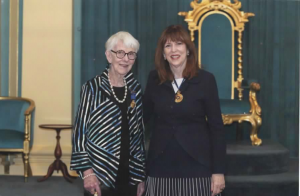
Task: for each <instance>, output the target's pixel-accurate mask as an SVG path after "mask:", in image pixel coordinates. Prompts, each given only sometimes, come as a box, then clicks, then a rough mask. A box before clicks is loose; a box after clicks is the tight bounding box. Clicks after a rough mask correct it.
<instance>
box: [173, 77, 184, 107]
mask: <svg viewBox="0 0 300 196" xmlns="http://www.w3.org/2000/svg"><path fill="white" fill-rule="evenodd" d="M184 81H185V79H183V80H182V82H181V84H180V86H181V85H182V83H183V82H184ZM174 83H175V85H176V87H177V89H178V91H177V92H176V94H175V103H180V102H182V100H183V95H182V94H181V91H180V90H179V88H180V86H178V84H177V82H176V80H175V78H174Z"/></svg>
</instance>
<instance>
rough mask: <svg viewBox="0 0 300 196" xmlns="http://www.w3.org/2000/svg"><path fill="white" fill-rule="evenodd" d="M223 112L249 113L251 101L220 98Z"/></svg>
mask: <svg viewBox="0 0 300 196" xmlns="http://www.w3.org/2000/svg"><path fill="white" fill-rule="evenodd" d="M220 104H221V111H222V114H249V111H250V109H251V108H250V103H249V101H244V100H243V101H239V100H232V99H220Z"/></svg>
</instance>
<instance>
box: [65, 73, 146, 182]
mask: <svg viewBox="0 0 300 196" xmlns="http://www.w3.org/2000/svg"><path fill="white" fill-rule="evenodd" d="M107 74H108V68H106V69H105V70H104V72H103V73H102V74H101V75H100V76H96V77H94V78H93V79H91V80H89V81H88V82H86V83H85V84H84V85H83V86H82V90H81V98H80V104H79V107H78V111H77V116H76V120H75V126H74V130H73V135H72V144H73V149H72V158H71V167H70V168H71V170H77V171H78V173H79V175H80V177H81V178H82V177H83V176H82V175H83V172H81V171H83V170H85V169H89V168H92V169H93V170H94V172H95V174H96V176H97V177H98V179H99V180H100V181H101V182H102V183H104V184H105V185H106V186H108V187H115V181H116V176H117V171H118V165H119V160H120V146H121V131H122V130H121V121H122V115H121V110H120V109H119V107H118V106H117V104H116V103H115V102H114V101H113V100H112V99H113V97H112V96H113V94H112V91H111V88H110V84H109V81H108V78H107ZM125 80H126V83H127V87H128V92H131V91H135V92H136V100H135V102H136V104H135V107H133V108H132V107H128V110H127V115H128V123H129V134H130V136H129V138H130V149H129V151H130V160H129V177H130V179H129V183H130V184H137V183H138V182H142V181H144V180H145V146H144V124H143V119H142V116H143V114H142V113H143V111H142V92H141V86H140V84H139V83H138V81H137V80H136V79H134V78H133V74H132V73H131V72H129V73H128V74H127V75H126V76H125Z"/></svg>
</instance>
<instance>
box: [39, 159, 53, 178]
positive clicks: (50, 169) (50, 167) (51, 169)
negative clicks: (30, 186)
mask: <svg viewBox="0 0 300 196" xmlns="http://www.w3.org/2000/svg"><path fill="white" fill-rule="evenodd" d="M54 164H55V161H54V162H53V163H52V164H51V165H50V166H49V168H48V172H47V175H46V176H44V177H43V178H41V179H38V182H43V181H45V180H47V179H48V178H49V177H50V176H52V174H53V171H54Z"/></svg>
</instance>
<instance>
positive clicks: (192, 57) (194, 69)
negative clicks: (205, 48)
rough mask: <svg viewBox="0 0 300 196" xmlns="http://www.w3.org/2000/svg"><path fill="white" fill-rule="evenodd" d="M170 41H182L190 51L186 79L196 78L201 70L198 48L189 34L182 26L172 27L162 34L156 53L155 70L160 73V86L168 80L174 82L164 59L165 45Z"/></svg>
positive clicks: (184, 74)
mask: <svg viewBox="0 0 300 196" xmlns="http://www.w3.org/2000/svg"><path fill="white" fill-rule="evenodd" d="M168 40H171V41H174V42H176V41H181V42H183V43H185V45H186V47H187V50H188V51H189V55H188V56H187V62H186V66H185V69H184V70H183V73H182V75H183V77H184V78H188V79H191V78H192V77H194V76H196V75H197V73H198V69H199V68H198V63H197V51H196V47H195V45H194V43H193V42H192V41H191V38H190V35H189V34H188V32H187V31H186V30H185V29H184V28H183V27H182V26H181V25H171V26H169V27H167V28H166V29H165V30H164V31H163V32H162V34H161V36H160V38H159V40H158V43H157V47H156V51H155V68H156V70H157V72H158V76H159V80H160V84H161V83H163V82H165V81H167V80H170V81H172V80H173V79H174V76H173V73H172V71H171V69H170V66H169V63H168V61H167V60H165V59H164V57H163V53H164V47H165V43H166V42H167V41H168Z"/></svg>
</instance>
